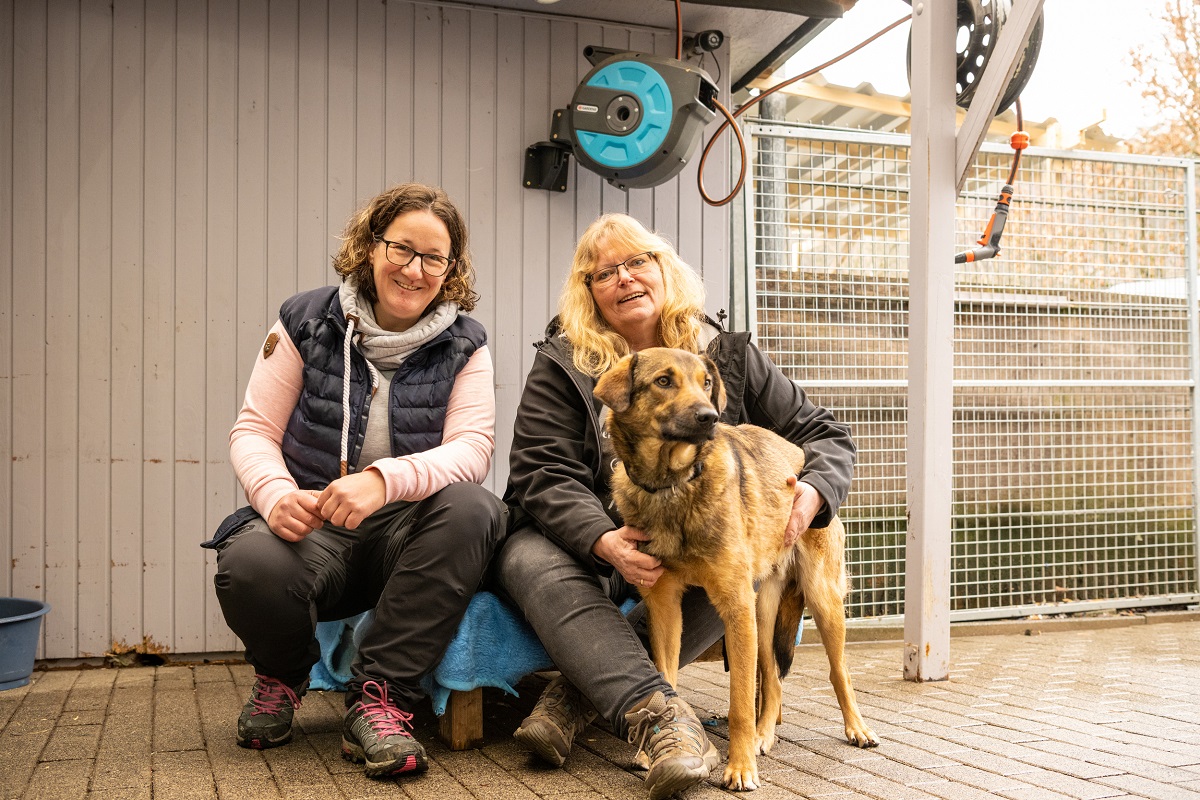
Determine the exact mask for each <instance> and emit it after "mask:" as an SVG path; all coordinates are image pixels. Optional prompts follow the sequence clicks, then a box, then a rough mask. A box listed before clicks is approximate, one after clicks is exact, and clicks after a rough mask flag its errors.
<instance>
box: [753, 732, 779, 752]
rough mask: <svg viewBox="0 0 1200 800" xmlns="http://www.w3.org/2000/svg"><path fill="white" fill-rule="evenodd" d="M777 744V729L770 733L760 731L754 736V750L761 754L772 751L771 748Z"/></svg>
mask: <svg viewBox="0 0 1200 800" xmlns="http://www.w3.org/2000/svg"><path fill="white" fill-rule="evenodd" d="M774 746H775V731H774V730H772V731H771V732H770V733H767V734H763V733H760V734H758V735H757V736H755V737H754V752H755V753H757V754H759V755H765V754H767V753H769V752H771V748H772V747H774Z"/></svg>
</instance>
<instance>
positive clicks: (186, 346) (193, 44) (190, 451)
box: [171, 2, 221, 653]
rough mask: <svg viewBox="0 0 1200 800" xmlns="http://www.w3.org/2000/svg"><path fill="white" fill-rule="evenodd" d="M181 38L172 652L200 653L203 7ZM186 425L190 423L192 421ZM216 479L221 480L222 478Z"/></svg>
mask: <svg viewBox="0 0 1200 800" xmlns="http://www.w3.org/2000/svg"><path fill="white" fill-rule="evenodd" d="M177 8H178V15H179V20H178V26H177V29H178V39H177V41H176V53H177V57H176V59H175V63H176V75H175V86H176V90H175V119H176V125H177V128H178V136H177V143H176V149H175V336H174V342H173V346H174V351H175V387H174V399H175V408H174V413H175V420H176V424H175V428H174V431H173V433H174V436H175V462H174V469H173V470H172V476H173V478H174V493H175V507H174V509H173V511H174V517H173V519H172V522H173V529H172V533H173V535H172V537H171V538H172V543H173V544H174V548H175V559H174V564H173V567H174V572H173V580H172V585H173V588H174V603H173V607H174V609H175V628H174V631H173V634H174V635H173V638H172V641H171V649H172V650H174V651H175V652H186V653H195V652H202V651H203V650H204V649H205V636H204V629H205V627H206V622H205V609H204V605H205V604H204V603H202V602H197V601H196V598H198V597H204V596H205V595H206V594H207V588H208V584H207V581H206V580H205V578H206V575H205V570H204V552H203V551H202V550H201V549H200V548H199V547H196V540H195V538H193V535H192V530H191V528H192V526H193V524H194V522H193V521H194V520H199V519H204V509H205V498H206V497H207V496H208V487H207V486H206V485H205V480H204V477H205V470H204V458H205V437H206V435H207V431H206V428H205V423H206V422H207V419H206V415H205V407H204V404H205V399H206V395H205V390H204V389H205V382H206V379H207V376H206V374H205V371H204V369H203V365H202V361H203V358H202V354H203V353H204V350H205V334H206V333H207V325H206V322H207V311H206V309H205V290H206V288H207V283H208V279H207V275H206V266H207V257H206V252H205V245H206V242H205V223H206V219H205V188H206V187H205V166H206V164H205V158H206V156H207V137H206V136H205V130H206V126H205V123H206V111H207V108H206V101H207V88H208V60H207V57H206V56H207V47H208V43H207V42H206V41H205V36H204V32H205V28H206V26H205V21H206V17H207V14H208V10H207V8H206V7H205V4H204V3H190V2H185V3H179V4H178V6H177ZM188 421H191V422H190V424H189V422H188ZM217 480H221V478H220V477H218V478H217Z"/></svg>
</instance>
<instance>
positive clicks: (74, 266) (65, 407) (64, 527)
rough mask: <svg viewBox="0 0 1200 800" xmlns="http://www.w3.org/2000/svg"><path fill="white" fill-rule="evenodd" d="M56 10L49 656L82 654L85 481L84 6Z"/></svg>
mask: <svg viewBox="0 0 1200 800" xmlns="http://www.w3.org/2000/svg"><path fill="white" fill-rule="evenodd" d="M64 5H66V7H65V8H62V9H58V8H54V9H52V10H51V13H50V14H49V15H48V23H49V25H48V31H47V32H48V36H47V41H50V42H54V49H55V57H54V58H52V59H49V60H48V61H47V63H46V66H47V82H46V97H47V101H48V102H47V105H48V112H47V115H46V126H47V138H46V150H47V155H48V158H47V160H46V226H47V229H48V231H50V233H49V234H48V235H47V239H46V388H47V391H46V419H47V426H46V491H47V502H46V600H47V601H48V602H49V603H50V605H51V607H53V608H55V609H57V611H58V613H57V614H54V615H51V616H49V617H47V618H46V625H45V632H46V656H47V657H49V658H58V657H64V656H66V657H71V656H74V655H75V653H76V648H77V645H76V641H75V631H76V629H77V624H76V616H77V611H78V599H77V598H78V593H77V592H76V568H77V567H76V565H77V564H78V563H79V561H78V555H77V553H76V537H75V525H76V519H77V517H76V515H77V511H78V499H79V492H78V489H79V486H78V475H77V470H76V465H77V460H78V452H77V451H78V447H79V445H78V442H79V414H78V407H79V404H78V398H79V373H78V370H77V367H76V357H75V353H76V350H77V345H78V342H79V329H78V325H79V320H78V314H79V302H80V298H79V270H80V260H79V257H80V253H81V251H80V247H79V245H80V241H79V7H78V5H77V4H75V3H70V4H64Z"/></svg>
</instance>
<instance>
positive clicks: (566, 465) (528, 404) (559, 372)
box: [504, 318, 856, 572]
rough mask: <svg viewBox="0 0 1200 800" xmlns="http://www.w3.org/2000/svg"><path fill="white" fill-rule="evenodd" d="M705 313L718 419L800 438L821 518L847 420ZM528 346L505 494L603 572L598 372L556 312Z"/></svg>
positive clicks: (829, 504) (838, 472) (848, 460)
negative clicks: (574, 359) (719, 396)
mask: <svg viewBox="0 0 1200 800" xmlns="http://www.w3.org/2000/svg"><path fill="white" fill-rule="evenodd" d="M705 322H706V324H707V325H708V326H710V327H711V328H713V329H715V331H716V337H715V338H714V339H713V340H712V341H711V342H710V344H709V345H708V348H707V353H708V355H709V357H711V358H712V359H713V361H715V362H716V364H717V368H718V369H719V370H720V372H721V378H722V380H723V381H724V382H725V391H726V395H727V398H728V404H727V405H726V407H725V411H724V413H722V415H721V421H722V422H726V423H728V424H730V425H738V424H742V423H751V424H753V425H758V426H760V427H763V428H767V429H769V430H772V431H774V432H776V433H778V434H780V435H781V436H783V437H784V438H785V439H788V440H789V441H791V442H794V443H795V444H797V445H799V446H800V447H802V448H803V449H804V455H805V464H804V472H803V473H801V476H800V477H801V478H803V479H804V481H805V482H807V483H810V484H812V486H813V487H814V488H815V489H816V490H817V491H819V492H820V493H821V496H822V497H823V498H825V502H826V505H825V507H824V508H822V509H821V511H820V512H819V513H818V514H817V517H816V519H814V520H813V523H812V524H813V526H814V527H824V526H825V525H828V524H829V521H830V520H831V519H832V518H833V516H834V515H835V514H837V509H838V507H839V506H840V505H841V504H842V502H843V501H844V500H845V499H846V494H847V492H849V490H850V481H851V478H852V477H853V474H854V463H855V454H856V448H855V445H854V440H853V439H851V438H850V428H849V426H848V425H844V424H842V423H840V422H838V421H837V420H836V419H834V416H833V414H831V413H830V412H829V411H827V410H825V409H823V408H820V407H818V406H816V405H814V404H813V403H812V401H810V400H809V399H808V396H807V395H806V394H805V393H804V390H803V389H801V388H800V387H798V386H796V384H795V383H793V382H792V380H791V379H790V378H788V377H787V376H786V375H784V374H783V373H782V372H780V370H779V368H778V367H776V366H775V365H774V364H773V363H772V362H771V360H770V359H769V358H767V356H766V355H764V354H763V352H762V351H761V350H759V349H758V348H757V347H756V346H755V345H754V344H753V343H751V342H750V334H748V333H729V332H727V331H724V330H721V329H720V328H719V326H717V324H716V323H714V322H712V321H711V320H706V321H705ZM711 332H712V331H710V333H711ZM534 346H535V347H536V348H537V350H538V354H537V357H536V358H535V359H534V362H533V368H532V369H531V370H530V372H529V377H528V378H527V379H526V381H525V389H524V391H523V393H522V394H521V403H520V406H518V408H517V418H516V422H515V424H514V429H513V443H512V450H511V451H510V455H509V477H508V489H507V491H506V492H505V495H504V499H505V500H506V501H507V502H508V504H509V505H510V506H512V507H513V509H514V518H515V520H516V522H517V524H520V523H521V521H523V520H526V519H528V518H530V517H532V519H533V520H534V521H536V523H537V524H538V526H539V527H540V528H541V530H542V531H543V532H544V533H545V534H546V535H548V536H549V537H550V538H552V539H553V540H555V541H556V542H558V544H559V546H561V547H562V548H563V549H565V550H567V551H568V552H571V553H574V554H575V556H576V557H577V558H579V559H580V560H581V561H584V562H585V563H590V564H595V565H596V566H597V567H598V568H599V569H601V570H603V571H605V572H607V571H608V570H609V569H610V568H608V567H607V565H604V564H601V563H599V562H598V561H597V560H596V559H594V558H592V554H591V552H592V545H594V544H595V543H596V540H597V539H599V538H600V536H601V535H603V534H604V533H606V532H607V531H610V530H613V529H615V528H619V527H621V526H622V525H623V524H624V523H623V522H622V521H621V515H620V513H619V512H618V511H617V509H616V506H615V504H614V503H613V501H612V495H611V491H610V489H609V482H610V480H611V478H612V458H613V456H612V450H611V448H610V447H609V446H608V442H607V441H606V439H605V436H606V434H605V433H604V431H603V426H602V424H601V409H602V404H601V403H600V401H598V400H596V399H595V398H594V397H593V396H592V389H593V388H594V387H595V385H596V379H595V378H592V377H590V376H588V375H584V374H583V373H581V372H580V371H579V370H577V369H576V368H575V366H574V364H572V363H571V345H570V344H569V343H568V342H567V341H566V339H565V338H564V337H563V336H561V335H560V332H559V327H558V320H557V318H555V319H554V320H552V321H551V322H550V325H549V326H548V327H547V329H546V338H545V339H544V340H542V341H540V342H537V343H536V344H535V345H534Z"/></svg>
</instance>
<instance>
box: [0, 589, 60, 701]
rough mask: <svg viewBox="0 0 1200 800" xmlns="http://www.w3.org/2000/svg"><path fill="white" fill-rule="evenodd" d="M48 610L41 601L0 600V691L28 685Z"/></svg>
mask: <svg viewBox="0 0 1200 800" xmlns="http://www.w3.org/2000/svg"><path fill="white" fill-rule="evenodd" d="M49 610H50V606H49V605H47V604H46V603H43V602H42V601H41V600H22V599H21V598H19V597H0V691H3V690H5V689H15V688H17V687H18V686H24V685H25V684H27V683H29V676H30V675H32V674H33V659H34V656H35V655H37V646H38V633H39V631H40V630H41V625H42V616H43V615H44V614H45V613H46V612H47V611H49Z"/></svg>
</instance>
